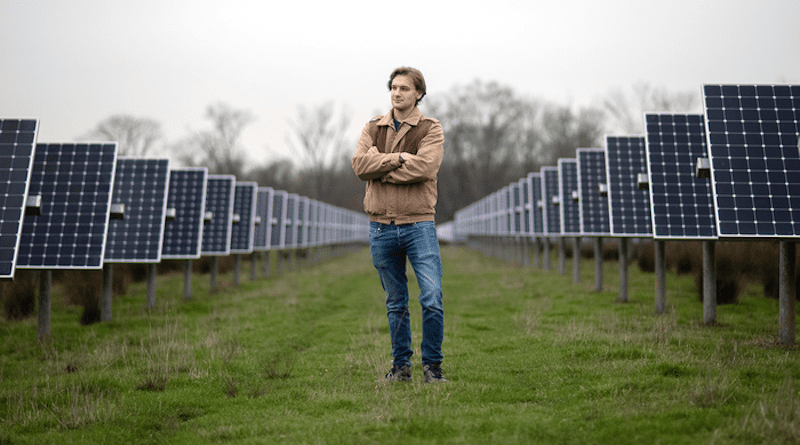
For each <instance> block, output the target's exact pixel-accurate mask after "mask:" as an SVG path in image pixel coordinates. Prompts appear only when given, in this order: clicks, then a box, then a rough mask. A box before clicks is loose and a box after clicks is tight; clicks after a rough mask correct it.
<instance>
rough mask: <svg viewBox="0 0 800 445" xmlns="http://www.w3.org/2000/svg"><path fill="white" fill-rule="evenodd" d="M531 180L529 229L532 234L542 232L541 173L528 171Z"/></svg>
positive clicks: (540, 233)
mask: <svg viewBox="0 0 800 445" xmlns="http://www.w3.org/2000/svg"><path fill="white" fill-rule="evenodd" d="M528 179H530V182H531V231H532V233H533V235H543V234H544V201H543V200H542V175H541V174H540V173H528Z"/></svg>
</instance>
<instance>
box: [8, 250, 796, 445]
mask: <svg viewBox="0 0 800 445" xmlns="http://www.w3.org/2000/svg"><path fill="white" fill-rule="evenodd" d="M442 255H443V263H444V270H445V275H444V293H445V301H444V305H445V342H444V345H443V351H444V354H445V362H444V364H443V369H444V371H445V376H446V377H448V378H449V379H450V382H449V383H446V384H439V385H426V384H424V383H422V372H421V364H420V362H419V356H418V355H415V357H414V382H413V383H411V384H403V383H388V384H387V383H385V382H383V381H382V380H381V377H382V376H383V374H384V373H385V372H386V371H387V370H388V369H389V367H390V366H391V357H390V356H389V352H390V345H389V334H388V327H387V323H386V315H385V310H384V306H383V293H382V290H381V288H380V284H379V281H378V277H377V273H376V272H375V271H374V269H373V267H372V264H371V260H370V258H369V253H368V250H367V249H364V250H361V251H359V252H357V253H354V254H352V255H348V256H345V257H340V258H337V259H335V260H333V261H330V262H327V263H324V264H320V265H317V266H314V267H313V268H305V269H295V270H293V271H292V272H289V273H286V274H283V275H281V276H277V277H273V278H269V279H262V280H259V281H249V280H247V279H246V278H243V280H242V284H241V285H240V286H239V287H233V286H232V285H231V284H230V283H231V282H232V278H231V276H229V275H226V276H222V277H221V278H220V284H221V286H222V287H221V289H220V290H219V291H217V292H215V293H212V294H209V293H208V281H209V278H208V276H203V275H197V274H196V275H195V277H194V278H195V282H194V295H195V298H194V301H192V302H189V303H186V302H183V301H182V300H183V289H182V286H183V281H182V280H183V277H182V276H181V275H177V274H176V275H169V276H161V277H159V281H158V285H157V307H156V308H155V309H154V310H151V311H148V310H146V301H145V290H144V285H143V284H136V285H133V286H131V287H130V288H129V291H128V295H126V296H123V297H121V298H118V299H116V300H115V302H114V319H113V321H111V322H107V323H102V324H95V325H91V326H80V325H79V324H78V321H77V320H78V318H79V316H80V308H76V307H67V306H64V305H63V304H62V303H60V299H59V296H58V295H59V289H58V287H55V288H54V290H53V311H52V329H51V332H52V338H51V339H50V340H49V341H47V342H43V343H40V342H38V341H37V339H36V320H35V319H30V320H25V321H17V322H3V324H2V325H0V348H2V349H1V352H0V444H8V443H10V444H27V443H31V444H33V443H81V444H85V443H114V444H119V443H170V444H175V443H177V444H180V443H187V444H192V445H196V444H200V443H437V444H438V443H570V444H571V443H579V444H592V443H613V444H625V443H637V444H638V443H670V444H673V443H687V444H688V443H692V444H695V443H715V444H733V443H742V444H753V443H775V444H778V443H798V442H800V393H798V388H800V383H798V382H800V358H798V349H797V348H796V347H789V348H787V347H778V346H777V343H778V342H777V333H778V304H777V301H775V300H768V299H764V298H762V297H761V296H760V293H761V288H760V287H759V286H756V285H755V284H750V285H749V286H748V287H747V289H746V290H745V293H744V294H743V295H742V296H741V297H740V303H739V304H737V305H727V306H720V307H719V308H718V310H717V318H718V322H719V323H718V324H717V325H715V326H705V325H703V324H702V305H701V304H700V302H699V299H698V297H697V295H696V291H695V287H694V278H693V277H690V276H680V277H678V276H675V275H674V274H668V276H667V313H666V314H663V315H656V314H655V313H654V306H655V303H654V297H653V295H654V290H653V289H654V285H653V276H652V274H644V273H641V272H639V271H638V268H637V267H636V266H635V265H632V266H631V267H630V269H629V294H628V295H629V301H628V302H627V303H618V302H617V292H618V289H617V287H616V286H617V283H616V280H617V269H616V267H617V265H616V263H612V262H607V263H606V264H605V273H604V276H605V284H604V290H603V291H602V292H593V291H592V289H593V287H594V278H593V275H592V274H593V270H594V268H593V264H592V262H591V261H585V262H584V264H583V267H582V282H581V283H579V284H573V283H572V273H571V264H570V265H568V267H567V270H568V272H567V274H565V275H559V274H558V273H557V266H556V264H557V263H556V262H557V255H551V260H552V261H553V265H551V269H550V270H551V271H549V272H543V271H538V270H533V269H527V270H525V269H522V268H519V267H511V266H509V265H507V264H505V263H503V262H501V261H498V260H495V259H492V258H488V257H485V256H483V255H481V254H479V253H476V252H474V251H470V250H467V249H464V248H460V247H452V246H448V247H444V248H443V250H442ZM243 275H244V274H243ZM410 281H411V282H410V286H411V290H412V295H413V294H416V289H417V288H416V283H415V282H414V280H413V275H412V277H411V279H410ZM411 312H412V328H413V332H414V344H415V345H416V346H415V350H416V351H418V350H419V343H420V341H421V327H420V309H419V305H418V304H417V303H416V302H415V300H414V298H412V305H411Z"/></svg>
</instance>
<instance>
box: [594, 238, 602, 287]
mask: <svg viewBox="0 0 800 445" xmlns="http://www.w3.org/2000/svg"><path fill="white" fill-rule="evenodd" d="M594 290H595V292H600V291H602V290H603V238H600V237H599V236H598V237H596V238H595V239H594Z"/></svg>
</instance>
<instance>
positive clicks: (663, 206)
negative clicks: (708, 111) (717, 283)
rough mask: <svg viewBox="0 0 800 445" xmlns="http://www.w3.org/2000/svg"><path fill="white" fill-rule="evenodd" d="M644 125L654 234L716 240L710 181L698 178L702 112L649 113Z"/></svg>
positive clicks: (703, 151)
mask: <svg viewBox="0 0 800 445" xmlns="http://www.w3.org/2000/svg"><path fill="white" fill-rule="evenodd" d="M645 128H646V130H647V134H646V135H645V137H646V141H647V144H646V146H645V148H646V152H647V163H648V177H649V178H650V200H651V203H652V205H651V210H652V213H651V220H652V222H653V236H654V238H657V239H714V238H716V237H717V228H716V218H715V217H714V204H713V197H712V194H711V181H709V179H708V178H705V177H703V178H698V177H697V160H698V158H707V157H708V150H707V149H706V134H705V133H706V132H705V125H704V123H703V116H702V115H700V114H669V113H647V114H645Z"/></svg>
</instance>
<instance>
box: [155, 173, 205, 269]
mask: <svg viewBox="0 0 800 445" xmlns="http://www.w3.org/2000/svg"><path fill="white" fill-rule="evenodd" d="M207 176H208V169H207V168H205V167H186V168H177V169H172V170H171V171H170V175H169V188H168V192H167V208H171V209H175V219H173V220H170V221H165V223H164V241H163V247H162V251H161V257H162V258H169V259H197V258H200V247H201V243H202V239H203V214H204V212H205V203H206V185H207V182H208V177H207Z"/></svg>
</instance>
